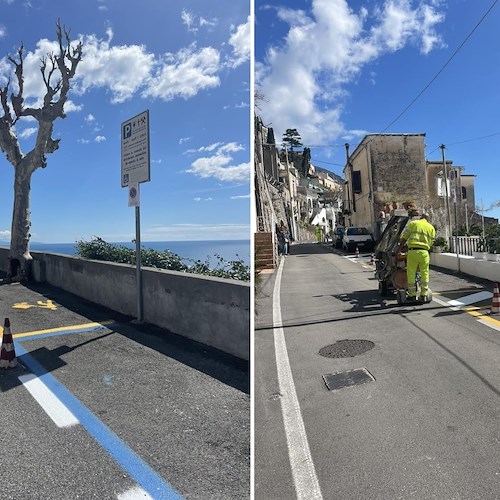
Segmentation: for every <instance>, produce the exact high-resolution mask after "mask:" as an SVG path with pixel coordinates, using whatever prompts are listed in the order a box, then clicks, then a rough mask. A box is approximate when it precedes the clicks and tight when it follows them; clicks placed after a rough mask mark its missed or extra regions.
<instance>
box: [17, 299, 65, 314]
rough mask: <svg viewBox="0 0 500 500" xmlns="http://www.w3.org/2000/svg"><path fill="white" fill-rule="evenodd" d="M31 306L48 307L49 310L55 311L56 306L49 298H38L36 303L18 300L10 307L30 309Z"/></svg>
mask: <svg viewBox="0 0 500 500" xmlns="http://www.w3.org/2000/svg"><path fill="white" fill-rule="evenodd" d="M32 307H40V308H42V309H50V310H51V311H57V306H56V305H55V304H54V302H52V301H51V300H50V299H47V301H46V302H43V301H42V300H38V301H37V303H36V305H32V304H28V302H18V303H17V304H14V305H13V306H12V309H31V308H32Z"/></svg>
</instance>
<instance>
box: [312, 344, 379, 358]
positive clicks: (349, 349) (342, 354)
mask: <svg viewBox="0 0 500 500" xmlns="http://www.w3.org/2000/svg"><path fill="white" fill-rule="evenodd" d="M374 346H375V344H374V343H373V342H370V341H369V340H339V341H338V342H335V344H330V345H327V346H325V347H322V348H321V349H320V350H319V353H320V354H321V356H325V358H352V357H354V356H357V355H358V354H363V353H365V352H366V351H369V350H370V349H373V347H374Z"/></svg>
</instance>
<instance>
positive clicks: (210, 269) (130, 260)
mask: <svg viewBox="0 0 500 500" xmlns="http://www.w3.org/2000/svg"><path fill="white" fill-rule="evenodd" d="M76 253H77V255H78V256H79V257H82V258H83V259H95V260H104V261H108V262H118V263H121V264H131V265H134V264H135V250H134V249H131V248H127V247H125V246H123V245H115V244H112V243H107V242H106V241H104V240H103V239H102V238H99V237H97V236H95V237H94V238H93V239H92V240H90V241H84V240H80V241H77V243H76ZM214 257H215V259H216V264H215V266H213V265H211V262H210V257H208V256H207V258H206V259H205V261H204V262H202V261H201V260H193V259H183V258H182V257H180V256H179V255H177V254H175V253H173V252H171V251H170V250H168V249H167V250H163V251H162V252H159V251H158V250H153V249H152V248H144V247H142V248H141V265H143V266H145V267H156V268H157V269H167V270H169V271H181V272H185V273H193V274H203V275H205V276H216V277H219V278H228V279H234V280H240V281H250V267H249V266H246V265H245V263H244V262H243V260H241V259H238V260H230V261H226V260H225V259H224V258H222V257H221V256H220V255H214ZM236 257H238V255H237V256H236ZM186 262H188V263H186Z"/></svg>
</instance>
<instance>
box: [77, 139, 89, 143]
mask: <svg viewBox="0 0 500 500" xmlns="http://www.w3.org/2000/svg"><path fill="white" fill-rule="evenodd" d="M76 142H78V143H80V144H88V143H89V142H90V141H89V140H88V139H77V140H76Z"/></svg>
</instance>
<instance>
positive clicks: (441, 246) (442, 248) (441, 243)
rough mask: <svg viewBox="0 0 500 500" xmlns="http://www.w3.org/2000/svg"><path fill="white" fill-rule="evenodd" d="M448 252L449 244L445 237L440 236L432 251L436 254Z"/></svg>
mask: <svg viewBox="0 0 500 500" xmlns="http://www.w3.org/2000/svg"><path fill="white" fill-rule="evenodd" d="M447 250H448V242H447V241H446V238H443V236H438V237H437V238H436V240H435V241H434V245H433V246H432V251H433V252H435V253H441V252H446V251H447Z"/></svg>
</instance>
